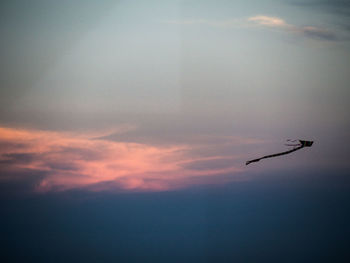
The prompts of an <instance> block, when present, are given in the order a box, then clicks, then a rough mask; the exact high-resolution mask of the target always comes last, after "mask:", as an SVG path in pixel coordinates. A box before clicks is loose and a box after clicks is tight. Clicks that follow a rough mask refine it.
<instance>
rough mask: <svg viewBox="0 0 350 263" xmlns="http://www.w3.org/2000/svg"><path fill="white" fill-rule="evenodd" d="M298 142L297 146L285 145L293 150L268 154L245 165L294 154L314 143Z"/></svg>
mask: <svg viewBox="0 0 350 263" xmlns="http://www.w3.org/2000/svg"><path fill="white" fill-rule="evenodd" d="M287 141H291V140H287ZM296 141H297V140H293V141H291V142H296ZM298 141H299V143H297V144H286V145H287V146H294V147H295V148H293V149H291V150H289V151H285V152H281V153H275V154H270V155H265V156H263V157H260V158H257V159H254V160H250V161H247V162H246V163H245V164H246V165H248V164H250V163H255V162H259V161H260V160H262V159H267V158H271V157H277V156H281V155H285V154H289V153H292V152H295V151H297V150H300V149H302V148H304V147H311V146H312V144H313V143H314V142H313V141H304V140H298Z"/></svg>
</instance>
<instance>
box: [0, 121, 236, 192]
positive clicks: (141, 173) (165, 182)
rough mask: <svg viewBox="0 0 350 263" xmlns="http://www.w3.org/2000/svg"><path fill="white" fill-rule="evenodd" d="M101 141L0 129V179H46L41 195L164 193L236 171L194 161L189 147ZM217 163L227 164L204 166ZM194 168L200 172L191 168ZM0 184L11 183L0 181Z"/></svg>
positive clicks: (92, 135) (91, 137)
mask: <svg viewBox="0 0 350 263" xmlns="http://www.w3.org/2000/svg"><path fill="white" fill-rule="evenodd" d="M103 135H105V134H96V133H89V134H83V135H82V134H77V133H68V132H53V131H41V130H29V129H14V128H6V127H0V144H1V145H3V147H0V164H1V165H2V169H1V170H2V171H3V174H6V173H8V172H11V171H20V172H21V171H22V173H23V176H25V175H26V171H31V172H33V171H34V172H40V173H41V174H44V176H43V177H42V178H41V179H40V180H39V181H38V182H37V184H36V188H35V190H36V191H39V192H40V191H44V192H45V191H50V190H68V189H75V188H85V189H89V190H92V191H101V190H133V191H163V190H171V189H177V188H181V187H186V186H189V185H192V184H198V183H201V182H203V183H205V182H206V181H207V179H205V180H202V181H201V178H208V177H213V178H215V176H219V175H223V174H235V173H237V172H239V171H240V168H238V166H237V165H234V160H235V159H237V156H218V155H213V156H205V157H203V156H194V155H193V156H192V155H191V150H192V147H191V146H190V145H185V144H179V145H171V146H154V145H150V144H144V143H130V142H115V141H108V140H104V139H99V138H101V137H102V136H103ZM96 138H97V139H96ZM236 143H237V142H236ZM196 147H198V146H196ZM216 160H228V161H229V162H228V165H225V166H224V167H217V166H213V167H211V166H210V164H209V165H207V166H205V165H204V166H203V162H204V163H205V162H215V161H216ZM230 160H232V164H230ZM196 162H197V163H198V162H201V165H202V166H203V167H204V168H200V169H196V168H193V167H189V165H188V164H194V163H196ZM230 179H231V180H232V177H230ZM0 180H10V178H9V177H6V176H1V177H0ZM209 181H210V180H209ZM213 181H214V180H211V182H213ZM0 182H1V181H0Z"/></svg>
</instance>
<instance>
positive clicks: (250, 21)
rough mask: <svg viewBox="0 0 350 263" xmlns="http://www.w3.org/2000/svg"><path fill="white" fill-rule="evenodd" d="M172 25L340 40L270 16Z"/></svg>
mask: <svg viewBox="0 0 350 263" xmlns="http://www.w3.org/2000/svg"><path fill="white" fill-rule="evenodd" d="M165 22H166V23H170V24H178V25H207V26H213V27H247V28H248V27H251V26H261V27H267V28H276V29H279V30H283V31H286V32H289V33H292V34H299V35H302V36H305V37H309V38H313V39H316V40H328V41H336V40H338V38H337V36H336V34H335V32H333V31H331V30H329V29H326V28H322V27H316V26H310V25H307V26H297V25H293V24H289V23H287V22H286V21H285V20H284V19H282V18H280V17H275V16H268V15H256V16H251V17H248V18H246V19H227V20H207V19H193V20H168V21H165Z"/></svg>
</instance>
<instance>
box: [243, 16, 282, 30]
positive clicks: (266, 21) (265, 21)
mask: <svg viewBox="0 0 350 263" xmlns="http://www.w3.org/2000/svg"><path fill="white" fill-rule="evenodd" d="M248 21H253V22H256V23H257V24H259V25H263V26H270V27H289V25H288V24H287V23H286V22H285V21H284V20H283V19H281V18H279V17H273V16H263V15H258V16H252V17H249V18H248Z"/></svg>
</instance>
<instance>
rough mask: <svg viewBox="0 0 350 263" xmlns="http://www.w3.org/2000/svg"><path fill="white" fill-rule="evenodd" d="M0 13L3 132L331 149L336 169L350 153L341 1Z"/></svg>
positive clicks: (122, 5)
mask: <svg viewBox="0 0 350 263" xmlns="http://www.w3.org/2000/svg"><path fill="white" fill-rule="evenodd" d="M1 5H2V8H1V10H2V16H1V17H2V22H1V28H0V30H1V34H2V35H3V36H5V37H4V41H3V42H2V44H1V46H0V53H1V55H2V57H3V59H2V61H1V67H2V69H3V70H2V73H1V77H2V89H1V98H0V101H1V106H0V109H1V114H0V121H1V122H2V123H3V125H10V126H11V125H15V126H20V127H27V126H28V127H35V128H40V129H58V130H75V129H79V130H84V129H98V128H101V127H102V128H105V127H114V126H120V125H135V126H136V127H138V129H139V134H138V136H139V137H140V136H141V135H143V136H141V137H143V138H144V137H148V138H149V137H152V138H153V139H152V140H151V141H157V140H162V138H163V137H164V138H166V140H169V143H172V142H173V141H176V140H177V139H176V140H175V139H174V137H176V136H179V135H181V136H182V138H184V137H186V136H187V135H188V136H190V135H192V134H199V135H205V134H216V135H218V136H220V135H238V136H246V135H247V136H250V137H254V138H262V139H272V138H276V140H277V141H281V140H284V139H287V138H304V139H314V140H316V141H322V142H327V143H326V145H328V146H327V147H326V146H324V147H323V148H322V149H323V150H324V151H326V152H328V151H329V154H328V155H329V156H332V151H333V150H334V149H333V148H336V149H337V152H338V154H337V155H336V157H334V159H336V160H339V158H340V159H341V156H345V155H346V153H347V152H348V151H347V150H346V149H345V147H344V149H343V148H342V147H341V146H342V145H343V144H342V141H343V139H344V138H346V136H347V135H348V131H349V129H348V127H349V120H348V113H349V107H348V98H349V89H348V83H349V82H350V74H349V68H350V67H349V66H350V65H349V63H350V62H349V61H350V55H349V54H350V52H349V51H350V49H349V22H348V21H349V6H348V5H347V4H344V2H342V1H323V0H315V1H277V0H270V1H249V2H247V1H190V0H189V1H98V3H97V2H96V1H75V2H74V4H72V3H70V2H69V1H63V2H62V1H60V2H59V3H58V2H55V1H39V0H37V1H34V2H32V3H31V4H28V3H26V2H24V1H8V2H6V1H5V2H3V3H2V4H1ZM271 19H275V20H273V21H275V22H272V20H271ZM276 19H277V20H276ZM276 21H277V22H276ZM276 23H277V24H276ZM131 137H132V136H131ZM139 137H138V138H139ZM334 138H338V139H337V141H336V142H334ZM129 140H132V138H129ZM164 140H165V139H163V141H164ZM332 145H333V148H332ZM334 145H337V146H334ZM315 146H317V143H316V144H315ZM339 147H340V148H339ZM340 149H341V150H340ZM320 150H321V149H320ZM325 158H326V157H325ZM336 160H335V162H336Z"/></svg>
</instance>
